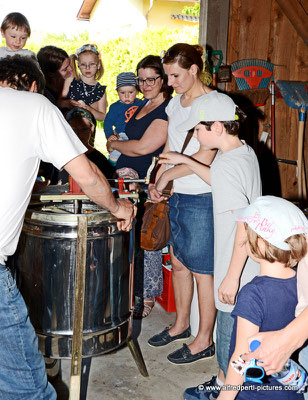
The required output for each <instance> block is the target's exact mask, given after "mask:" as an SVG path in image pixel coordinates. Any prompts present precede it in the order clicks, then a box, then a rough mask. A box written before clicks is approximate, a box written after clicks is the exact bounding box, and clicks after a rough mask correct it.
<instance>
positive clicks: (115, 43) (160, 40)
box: [25, 26, 198, 104]
mask: <svg viewBox="0 0 308 400" xmlns="http://www.w3.org/2000/svg"><path fill="white" fill-rule="evenodd" d="M30 40H31V39H30ZM30 40H29V41H28V42H27V44H26V46H25V47H26V48H27V49H29V50H32V51H34V52H35V53H37V52H38V50H39V49H40V48H41V47H43V46H47V45H53V46H57V47H61V48H63V49H64V50H65V51H67V53H68V54H69V55H70V54H73V53H74V52H75V51H76V50H77V49H78V48H79V47H81V46H82V45H84V44H86V43H89V42H90V39H89V35H88V32H84V33H83V34H81V35H79V36H76V37H73V38H68V37H67V36H66V35H65V34H64V33H63V34H61V35H51V34H48V35H46V36H45V37H44V40H43V41H42V42H41V43H33V42H31V41H30ZM178 42H185V43H190V44H196V43H198V26H194V27H185V28H183V29H175V30H170V29H167V28H160V29H156V30H154V29H146V30H144V31H142V32H139V33H136V34H134V35H132V36H129V37H119V38H117V39H113V40H108V41H107V42H100V41H96V45H97V46H98V49H99V50H100V52H101V56H102V61H103V65H104V69H105V73H104V76H103V77H102V78H101V80H100V82H101V83H102V84H104V85H106V86H107V98H108V103H109V104H111V103H114V102H115V101H117V100H118V96H117V92H116V90H115V85H116V77H117V75H118V74H119V73H120V72H126V71H133V72H136V71H135V70H136V65H137V64H138V62H139V61H140V60H141V59H142V58H143V57H145V56H147V55H149V54H154V55H160V54H161V51H162V50H167V49H168V48H169V47H170V46H172V45H173V44H175V43H178Z"/></svg>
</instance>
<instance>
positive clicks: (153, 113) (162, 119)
mask: <svg viewBox="0 0 308 400" xmlns="http://www.w3.org/2000/svg"><path fill="white" fill-rule="evenodd" d="M136 80H137V84H138V89H139V90H140V92H141V93H142V94H143V96H144V98H145V99H146V100H148V101H147V102H146V103H145V105H144V106H143V107H142V108H141V109H140V110H138V112H136V113H135V114H134V115H133V117H132V118H131V119H130V120H129V122H128V123H127V125H126V129H125V133H126V135H127V136H128V138H129V140H128V141H120V140H117V137H116V136H114V135H113V136H110V137H109V139H108V142H107V149H108V151H109V152H111V151H112V150H118V151H119V152H120V153H121V156H120V157H119V159H118V161H117V164H116V168H122V167H130V168H133V169H134V170H136V171H137V172H138V174H139V177H140V178H144V177H145V176H146V173H147V170H148V168H149V166H150V165H151V162H152V157H153V156H157V155H158V154H160V153H161V152H162V150H163V147H164V145H165V143H166V140H167V135H168V117H167V114H166V112H165V108H166V106H167V105H168V103H169V100H170V98H171V94H172V92H173V89H172V88H171V87H170V86H168V84H167V77H166V75H165V73H164V70H163V67H162V64H161V60H160V57H159V56H153V55H149V56H147V57H145V58H143V59H142V60H141V61H139V63H138V65H137V78H136ZM141 214H142V213H141ZM137 222H138V221H137ZM136 233H137V237H138V231H137V232H136ZM136 253H137V254H136V260H135V288H134V293H135V295H136V296H138V297H141V298H143V302H141V303H140V304H139V306H137V307H136V308H135V312H134V314H135V316H137V317H146V316H147V315H148V314H149V313H150V311H151V309H152V308H153V306H154V301H155V297H157V296H159V295H160V294H161V293H162V267H161V265H162V262H161V251H156V252H154V251H151V252H148V251H146V250H145V251H144V253H143V251H142V250H139V251H137V252H136Z"/></svg>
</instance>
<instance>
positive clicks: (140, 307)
mask: <svg viewBox="0 0 308 400" xmlns="http://www.w3.org/2000/svg"><path fill="white" fill-rule="evenodd" d="M154 304H155V298H153V299H143V301H142V300H141V301H139V302H138V303H137V304H135V306H134V309H133V318H135V319H142V318H145V317H147V316H148V315H149V314H150V312H151V311H152V308H153V307H154Z"/></svg>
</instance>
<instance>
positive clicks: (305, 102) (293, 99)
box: [276, 80, 308, 201]
mask: <svg viewBox="0 0 308 400" xmlns="http://www.w3.org/2000/svg"><path fill="white" fill-rule="evenodd" d="M276 85H277V87H278V88H279V90H280V93H281V95H282V97H283V99H284V101H285V103H286V104H287V106H288V107H291V108H296V109H298V110H299V122H298V138H297V181H298V197H299V200H300V201H301V200H307V187H306V174H305V163H304V159H303V152H304V128H305V118H306V112H307V108H308V82H297V81H282V80H279V81H277V82H276Z"/></svg>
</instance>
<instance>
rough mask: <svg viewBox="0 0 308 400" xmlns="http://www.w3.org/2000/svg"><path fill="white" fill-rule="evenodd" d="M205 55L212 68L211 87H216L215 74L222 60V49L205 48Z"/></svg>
mask: <svg viewBox="0 0 308 400" xmlns="http://www.w3.org/2000/svg"><path fill="white" fill-rule="evenodd" d="M206 57H207V60H208V62H209V64H210V66H211V69H212V70H211V72H212V75H213V82H212V87H213V88H216V86H217V74H218V71H219V68H220V66H221V63H222V60H223V54H222V50H207V52H206Z"/></svg>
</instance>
